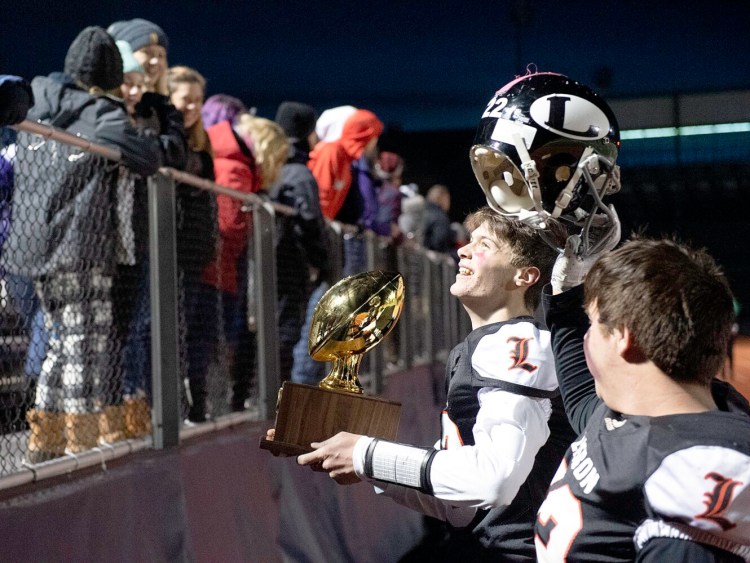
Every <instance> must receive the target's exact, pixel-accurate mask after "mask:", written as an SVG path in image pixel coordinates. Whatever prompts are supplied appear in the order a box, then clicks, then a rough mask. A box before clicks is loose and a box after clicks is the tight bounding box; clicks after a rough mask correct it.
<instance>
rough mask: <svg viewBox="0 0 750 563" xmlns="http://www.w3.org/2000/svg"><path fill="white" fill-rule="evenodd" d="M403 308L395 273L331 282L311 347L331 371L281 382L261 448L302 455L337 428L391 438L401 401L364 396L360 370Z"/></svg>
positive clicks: (316, 318)
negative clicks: (270, 433) (306, 380)
mask: <svg viewBox="0 0 750 563" xmlns="http://www.w3.org/2000/svg"><path fill="white" fill-rule="evenodd" d="M403 305H404V279H403V277H402V276H401V274H399V273H396V272H381V271H373V272H364V273H361V274H356V275H353V276H350V277H348V278H345V279H343V280H341V281H340V282H338V283H337V284H335V285H334V286H333V287H331V289H329V290H328V291H327V292H326V293H325V295H323V297H322V299H321V300H320V302H319V303H318V305H317V306H316V307H315V312H314V314H313V319H312V324H311V327H310V337H309V339H308V350H309V352H310V356H311V357H312V358H313V359H314V360H318V361H323V362H325V361H327V362H331V363H332V364H333V368H332V369H331V372H330V373H329V374H328V375H327V376H326V377H325V378H324V379H323V381H321V382H320V384H319V385H318V386H317V387H314V386H311V385H303V384H301V383H291V382H288V381H287V382H285V383H284V384H283V385H282V387H281V390H280V391H279V401H278V405H277V412H276V423H275V434H274V439H273V440H268V439H266V438H263V439H261V442H260V447H261V448H263V449H267V450H270V451H271V452H272V453H274V454H275V455H299V454H301V453H305V452H309V451H311V450H312V448H311V447H310V443H311V442H317V441H322V440H325V439H326V438H330V437H331V436H333V435H334V434H336V433H337V432H341V431H347V432H352V433H354V434H365V435H368V436H373V437H376V438H384V439H390V440H393V439H395V437H396V431H397V430H398V420H399V416H400V411H401V405H400V404H399V403H396V402H393V401H387V400H385V399H381V398H379V397H368V396H365V395H364V394H363V392H362V386H361V385H360V383H359V379H358V377H357V374H358V371H359V366H360V363H361V361H362V355H363V354H364V353H365V352H367V351H368V350H370V349H372V348H373V347H374V346H376V345H377V344H378V343H379V342H380V341H381V340H382V339H383V338H384V337H385V336H386V335H387V334H388V333H389V332H390V331H391V329H393V327H394V326H395V325H396V322H397V321H398V318H399V316H400V315H401V311H402V309H403Z"/></svg>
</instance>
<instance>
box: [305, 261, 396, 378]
mask: <svg viewBox="0 0 750 563" xmlns="http://www.w3.org/2000/svg"><path fill="white" fill-rule="evenodd" d="M403 306H404V278H403V277H402V276H401V274H399V273H396V272H380V271H376V272H364V273H361V274H356V275H354V276H350V277H348V278H345V279H343V280H341V281H340V282H338V283H337V284H336V285H334V286H333V287H332V288H331V289H329V290H328V291H327V292H326V294H325V295H324V296H323V298H322V299H321V300H320V302H319V303H318V305H317V306H316V307H315V312H314V314H313V319H312V325H311V326H310V338H309V340H308V350H309V351H310V357H311V358H312V359H313V360H318V361H321V362H326V361H330V362H333V369H332V370H331V373H329V374H328V376H327V377H326V378H325V379H323V381H321V382H320V386H321V387H322V388H323V389H330V390H333V391H349V392H351V393H362V386H361V385H360V383H359V380H358V379H357V373H358V371H359V364H360V362H361V361H362V355H363V354H364V353H365V352H367V351H368V350H370V349H371V348H373V347H374V346H376V345H377V344H378V343H379V342H380V341H381V340H382V339H383V337H384V336H385V335H386V334H388V333H389V332H390V331H391V329H392V328H393V327H394V326H395V325H396V321H398V318H399V316H400V315H401V310H402V309H403Z"/></svg>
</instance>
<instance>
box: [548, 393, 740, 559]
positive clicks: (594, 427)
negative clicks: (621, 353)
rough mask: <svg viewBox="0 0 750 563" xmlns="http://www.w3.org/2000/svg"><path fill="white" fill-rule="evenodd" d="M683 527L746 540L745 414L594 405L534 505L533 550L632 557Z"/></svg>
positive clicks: (719, 541) (552, 555)
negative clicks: (645, 411)
mask: <svg viewBox="0 0 750 563" xmlns="http://www.w3.org/2000/svg"><path fill="white" fill-rule="evenodd" d="M664 523H667V524H670V525H668V526H664V525H663V524H664ZM671 524H674V525H671ZM683 526H689V527H690V529H688V530H687V531H686V532H685V533H688V534H690V533H693V534H694V539H695V540H696V541H699V542H700V541H706V542H709V541H710V542H711V543H714V544H715V545H719V546H721V545H725V546H727V547H728V546H730V545H732V544H734V545H736V544H743V543H744V544H748V545H750V418H748V417H747V416H746V415H745V414H742V413H731V412H722V411H711V412H706V413H699V414H680V415H670V416H661V417H645V416H618V415H617V414H616V413H614V412H613V411H611V410H609V409H608V408H607V407H606V406H604V405H600V407H599V408H598V409H597V410H596V411H595V412H594V415H593V416H592V418H591V419H590V420H589V424H588V427H587V430H586V432H585V433H584V435H583V436H582V437H581V438H579V439H578V440H577V441H575V442H574V443H573V444H572V445H571V447H570V448H569V450H568V451H567V453H566V454H565V458H564V460H563V462H562V464H561V465H560V468H559V469H558V471H557V473H556V474H555V476H554V478H553V479H552V484H551V487H550V491H549V493H548V495H547V498H546V500H545V501H544V503H543V504H542V506H541V508H540V510H539V513H538V516H537V523H536V536H535V543H536V547H537V556H538V558H539V560H540V561H600V562H605V561H633V560H635V558H636V551H637V550H638V549H639V548H640V547H642V546H643V545H645V544H646V543H647V542H648V541H649V540H651V539H653V538H656V537H664V534H665V533H668V534H672V535H674V533H675V532H674V531H673V530H678V531H680V530H683ZM693 531H694V532H693ZM700 532H705V534H706V536H705V537H703V536H702V534H701V533H700ZM713 540H716V542H713ZM724 541H726V542H727V543H723V542H724Z"/></svg>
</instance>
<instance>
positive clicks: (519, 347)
mask: <svg viewBox="0 0 750 563" xmlns="http://www.w3.org/2000/svg"><path fill="white" fill-rule="evenodd" d="M529 340H531V338H519V337H518V336H511V337H510V338H508V342H513V343H515V347H514V348H513V350H512V351H511V353H510V357H511V359H512V360H513V363H512V364H511V365H510V367H509V368H508V369H513V368H521V369H523V370H526V371H528V372H529V373H531V372H533V371H534V370H535V369H537V367H538V366H535V365H534V364H531V363H529V362H527V361H526V359H527V358H528V357H529Z"/></svg>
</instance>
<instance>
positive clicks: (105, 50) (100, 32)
mask: <svg viewBox="0 0 750 563" xmlns="http://www.w3.org/2000/svg"><path fill="white" fill-rule="evenodd" d="M65 74H67V75H69V76H70V77H71V78H72V79H73V80H74V81H75V82H76V84H78V85H79V86H80V87H82V88H83V89H85V90H89V92H90V93H94V94H103V93H104V92H107V91H109V90H113V89H114V88H117V87H118V86H120V84H122V56H120V50H119V49H118V48H117V45H116V44H115V41H114V39H113V38H112V36H111V35H110V34H109V33H107V32H106V31H105V30H104V29H102V28H101V27H97V26H90V27H87V28H85V29H84V30H83V31H81V32H80V33H79V34H78V36H77V37H76V38H75V39H74V40H73V43H71V44H70V47H69V48H68V53H67V54H66V55H65ZM92 90H93V92H92Z"/></svg>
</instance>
